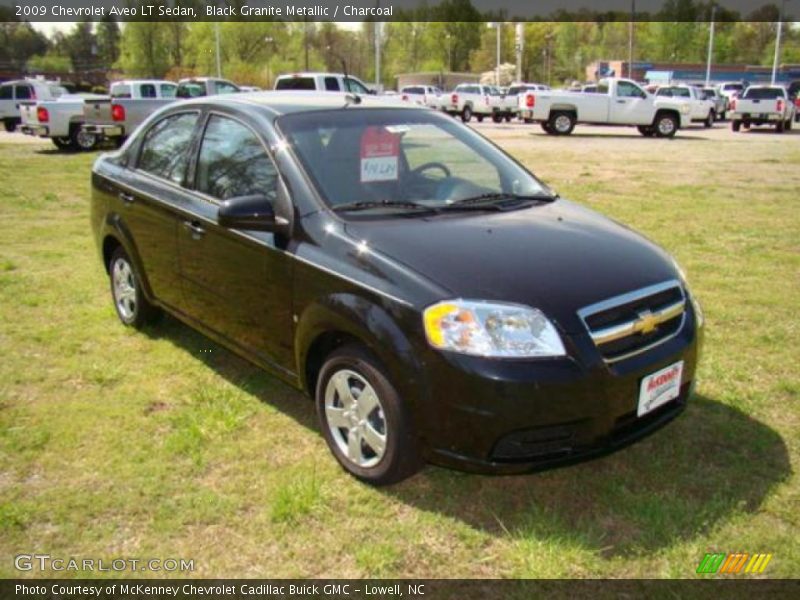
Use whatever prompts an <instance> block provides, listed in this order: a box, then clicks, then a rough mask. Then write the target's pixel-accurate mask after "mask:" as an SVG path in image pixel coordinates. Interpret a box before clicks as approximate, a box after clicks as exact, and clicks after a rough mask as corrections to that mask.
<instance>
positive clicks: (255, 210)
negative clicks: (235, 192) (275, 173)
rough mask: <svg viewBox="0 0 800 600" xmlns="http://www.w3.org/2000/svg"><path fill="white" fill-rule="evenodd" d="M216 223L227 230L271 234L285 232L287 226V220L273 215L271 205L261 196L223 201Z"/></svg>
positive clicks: (240, 197)
mask: <svg viewBox="0 0 800 600" xmlns="http://www.w3.org/2000/svg"><path fill="white" fill-rule="evenodd" d="M217 222H218V223H219V224H220V225H221V226H222V227H227V228H228V229H245V230H250V231H271V232H273V233H279V232H285V231H287V230H288V226H289V221H288V220H287V219H284V218H283V217H278V216H276V215H275V211H274V210H273V208H272V204H270V202H269V200H268V199H267V197H266V196H264V195H262V194H255V195H252V196H239V197H237V198H230V199H228V200H225V201H224V202H223V203H222V204H221V205H220V207H219V210H218V211H217Z"/></svg>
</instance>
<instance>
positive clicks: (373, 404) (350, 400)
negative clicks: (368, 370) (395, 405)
mask: <svg viewBox="0 0 800 600" xmlns="http://www.w3.org/2000/svg"><path fill="white" fill-rule="evenodd" d="M325 421H326V423H327V426H328V429H329V431H330V434H331V437H332V438H333V441H334V443H335V444H336V447H337V448H338V449H339V451H340V452H341V454H342V455H343V456H344V457H346V459H347V460H348V461H349V462H351V463H353V464H354V465H357V466H359V467H362V468H370V467H374V466H375V465H377V464H378V463H379V462H380V461H381V459H382V458H383V456H384V454H385V452H386V441H387V437H388V431H387V421H386V417H385V414H384V410H383V406H382V404H381V401H380V398H379V397H378V394H377V393H376V391H375V389H374V388H373V387H372V386H371V385H370V383H369V382H368V381H367V380H366V379H365V378H364V377H363V376H362V375H360V374H359V373H357V372H355V371H353V370H350V369H341V370H339V371H336V372H335V373H334V374H333V375H332V376H331V378H330V379H329V380H328V384H327V386H326V388H325Z"/></svg>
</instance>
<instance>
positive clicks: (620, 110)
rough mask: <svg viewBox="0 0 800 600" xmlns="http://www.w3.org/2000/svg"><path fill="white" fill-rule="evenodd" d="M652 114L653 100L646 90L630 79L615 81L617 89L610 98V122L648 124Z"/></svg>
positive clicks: (651, 120)
mask: <svg viewBox="0 0 800 600" xmlns="http://www.w3.org/2000/svg"><path fill="white" fill-rule="evenodd" d="M653 116H654V114H653V100H652V98H650V97H648V95H647V92H645V91H644V90H643V89H642V88H640V87H639V86H638V85H636V84H635V83H632V82H630V81H619V82H617V91H616V93H615V94H614V97H613V98H612V99H611V122H612V123H618V124H624V125H650V123H652V122H653Z"/></svg>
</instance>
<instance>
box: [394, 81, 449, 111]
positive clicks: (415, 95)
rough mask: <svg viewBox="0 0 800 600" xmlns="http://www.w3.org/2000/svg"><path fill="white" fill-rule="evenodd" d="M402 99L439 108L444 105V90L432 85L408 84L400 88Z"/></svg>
mask: <svg viewBox="0 0 800 600" xmlns="http://www.w3.org/2000/svg"><path fill="white" fill-rule="evenodd" d="M400 95H401V97H402V99H403V100H404V101H406V102H413V103H414V104H419V105H420V106H427V107H428V108H435V109H439V108H440V107H441V106H442V90H440V89H439V88H438V87H434V86H432V85H407V86H405V87H403V88H402V89H401V90H400Z"/></svg>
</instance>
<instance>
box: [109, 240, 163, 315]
mask: <svg viewBox="0 0 800 600" xmlns="http://www.w3.org/2000/svg"><path fill="white" fill-rule="evenodd" d="M108 275H109V280H110V282H111V299H112V300H113V301H114V310H116V311H117V316H118V317H119V320H120V321H122V324H123V325H126V326H128V327H135V328H136V329H140V328H142V327H143V326H145V325H147V324H149V323H153V322H155V321H156V320H158V318H159V317H160V316H161V311H160V310H159V309H158V308H157V307H155V306H153V305H152V304H150V302H148V300H147V298H145V296H144V293H143V292H142V284H141V281H142V280H141V278H140V276H139V274H138V273H137V272H136V268H135V267H134V266H133V261H131V259H130V257H129V256H128V253H127V252H125V249H124V248H123V247H122V246H119V247H118V248H117V249H116V250H114V253H113V254H112V255H111V260H110V261H109V263H108Z"/></svg>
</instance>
